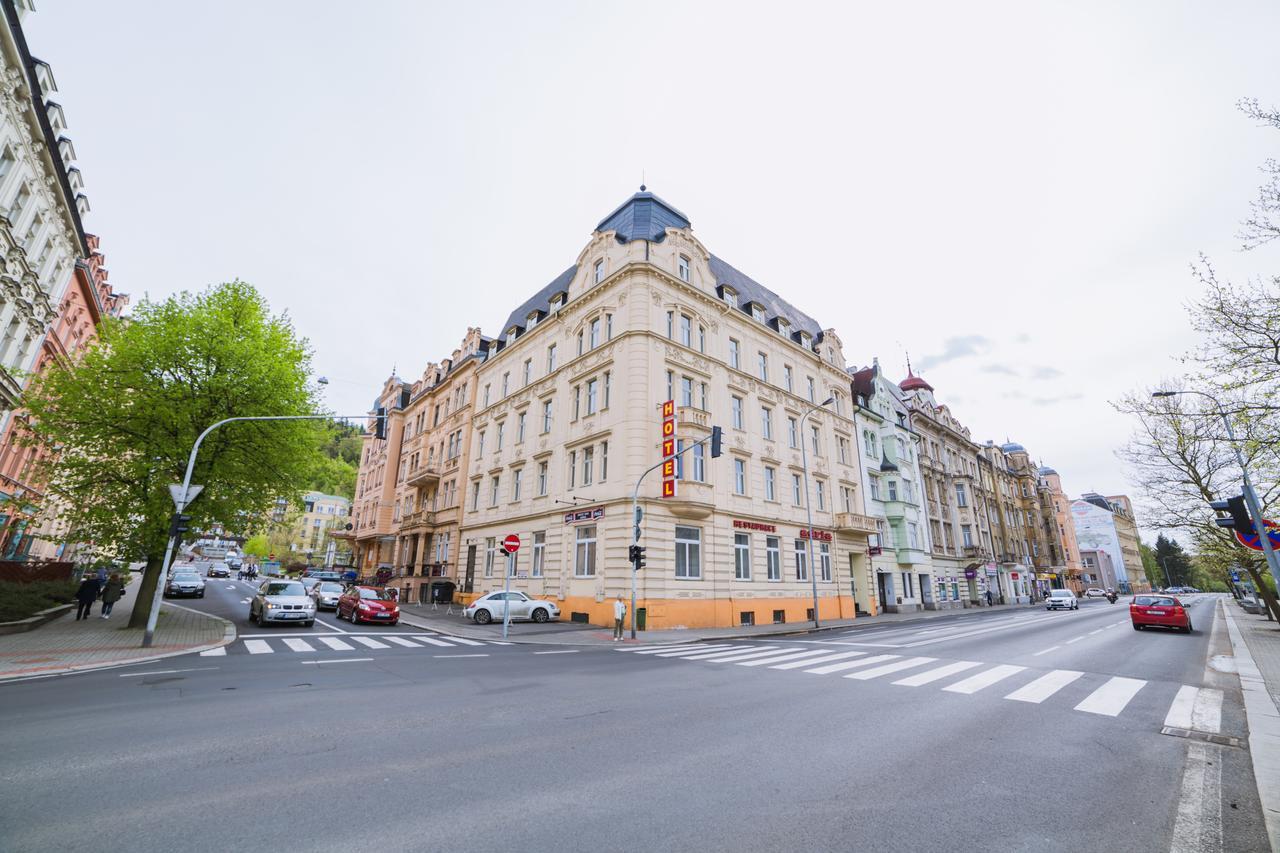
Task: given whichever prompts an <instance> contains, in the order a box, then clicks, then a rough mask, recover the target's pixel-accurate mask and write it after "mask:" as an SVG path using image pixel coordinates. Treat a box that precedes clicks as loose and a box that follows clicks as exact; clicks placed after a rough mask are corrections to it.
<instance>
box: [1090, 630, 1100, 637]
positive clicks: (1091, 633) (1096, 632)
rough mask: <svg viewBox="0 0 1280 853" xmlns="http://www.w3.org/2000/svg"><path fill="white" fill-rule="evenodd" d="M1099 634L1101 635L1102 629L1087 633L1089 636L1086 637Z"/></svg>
mask: <svg viewBox="0 0 1280 853" xmlns="http://www.w3.org/2000/svg"><path fill="white" fill-rule="evenodd" d="M1101 633H1102V629H1101V628H1099V629H1098V630H1096V631H1090V632H1089V634H1088V636H1090V637H1092V636H1093V635H1094V634H1101Z"/></svg>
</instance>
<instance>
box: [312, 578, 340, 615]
mask: <svg viewBox="0 0 1280 853" xmlns="http://www.w3.org/2000/svg"><path fill="white" fill-rule="evenodd" d="M345 589H346V588H345V587H344V586H343V585H342V584H340V583H334V582H333V581H320V582H319V583H317V584H316V585H315V586H313V587H311V600H312V601H314V602H315V603H316V609H317V610H337V609H338V597H339V596H340V595H342V593H343V591H344V590H345Z"/></svg>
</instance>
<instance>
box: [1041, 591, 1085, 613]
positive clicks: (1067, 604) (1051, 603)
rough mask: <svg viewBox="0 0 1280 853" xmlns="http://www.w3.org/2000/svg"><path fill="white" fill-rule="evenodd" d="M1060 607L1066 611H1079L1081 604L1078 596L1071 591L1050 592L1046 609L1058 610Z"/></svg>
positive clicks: (1045, 604)
mask: <svg viewBox="0 0 1280 853" xmlns="http://www.w3.org/2000/svg"><path fill="white" fill-rule="evenodd" d="M1059 607H1061V608H1063V609H1065V610H1079V609H1080V602H1079V601H1078V600H1077V599H1076V594H1075V593H1074V592H1072V591H1071V590H1069V589H1051V590H1049V597H1048V598H1046V599H1045V600H1044V609H1045V610H1057V609H1058V608H1059Z"/></svg>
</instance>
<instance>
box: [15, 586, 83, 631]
mask: <svg viewBox="0 0 1280 853" xmlns="http://www.w3.org/2000/svg"><path fill="white" fill-rule="evenodd" d="M78 586H79V584H77V583H75V582H73V581H36V582H34V583H10V582H0V622H13V621H15V620H18V619H26V618H27V617H29V616H34V615H35V614H36V613H38V612H40V611H41V610H45V609H47V608H50V607H54V606H55V605H58V604H66V603H68V602H70V601H72V600H73V599H74V597H75V594H76V589H77V587H78Z"/></svg>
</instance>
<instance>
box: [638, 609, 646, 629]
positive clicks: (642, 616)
mask: <svg viewBox="0 0 1280 853" xmlns="http://www.w3.org/2000/svg"><path fill="white" fill-rule="evenodd" d="M648 616H649V612H648V608H645V607H637V608H636V630H637V631H643V630H644V627H645V623H646V621H648Z"/></svg>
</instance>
